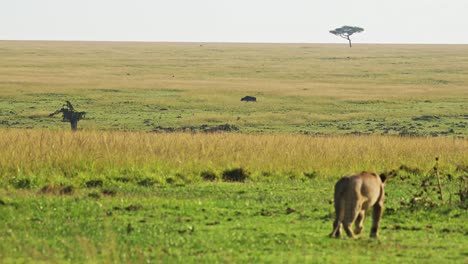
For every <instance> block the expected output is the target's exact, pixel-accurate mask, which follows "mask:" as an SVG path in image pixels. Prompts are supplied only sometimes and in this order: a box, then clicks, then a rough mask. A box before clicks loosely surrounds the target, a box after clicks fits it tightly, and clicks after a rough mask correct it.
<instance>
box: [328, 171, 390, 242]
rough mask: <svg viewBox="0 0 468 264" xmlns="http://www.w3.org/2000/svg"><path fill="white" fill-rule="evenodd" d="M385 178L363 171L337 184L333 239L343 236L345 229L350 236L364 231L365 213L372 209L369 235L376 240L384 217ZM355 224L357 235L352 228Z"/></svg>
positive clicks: (331, 235)
mask: <svg viewBox="0 0 468 264" xmlns="http://www.w3.org/2000/svg"><path fill="white" fill-rule="evenodd" d="M386 178H387V177H386V176H385V175H383V174H382V175H380V176H378V175H377V174H375V173H371V172H362V173H360V174H354V175H351V176H346V177H343V178H341V179H340V180H339V181H338V182H337V183H336V184H335V196H334V203H335V214H336V216H335V221H334V222H333V232H332V233H331V234H330V237H340V229H341V226H342V225H343V228H344V230H345V232H346V234H347V235H348V237H351V238H352V237H354V235H355V234H359V233H361V231H362V228H363V223H364V218H365V215H366V210H368V209H369V208H371V207H372V228H371V234H370V236H371V237H373V238H377V236H378V229H379V223H380V219H381V218H382V213H383V206H384V199H385V192H384V183H385V180H386ZM353 223H355V229H354V232H353V231H352V230H351V225H352V224H353Z"/></svg>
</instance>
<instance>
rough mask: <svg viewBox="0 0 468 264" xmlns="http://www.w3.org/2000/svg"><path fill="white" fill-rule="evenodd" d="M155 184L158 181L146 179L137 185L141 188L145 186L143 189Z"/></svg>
mask: <svg viewBox="0 0 468 264" xmlns="http://www.w3.org/2000/svg"><path fill="white" fill-rule="evenodd" d="M155 183H156V181H155V180H154V179H150V178H145V179H143V180H141V181H139V182H138V183H137V184H138V185H140V186H143V187H151V186H153V185H154V184H155Z"/></svg>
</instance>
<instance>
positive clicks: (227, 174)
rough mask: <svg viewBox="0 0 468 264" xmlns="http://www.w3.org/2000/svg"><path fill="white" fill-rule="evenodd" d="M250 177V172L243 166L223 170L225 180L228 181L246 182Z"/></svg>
mask: <svg viewBox="0 0 468 264" xmlns="http://www.w3.org/2000/svg"><path fill="white" fill-rule="evenodd" d="M248 177H249V174H248V172H247V171H245V170H244V169H242V168H236V169H232V170H226V171H224V172H223V181H226V182H244V181H245V180H246V179H247V178H248Z"/></svg>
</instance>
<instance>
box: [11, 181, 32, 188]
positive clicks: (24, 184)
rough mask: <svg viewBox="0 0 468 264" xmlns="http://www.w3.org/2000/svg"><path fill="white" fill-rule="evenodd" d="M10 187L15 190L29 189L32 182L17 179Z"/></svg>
mask: <svg viewBox="0 0 468 264" xmlns="http://www.w3.org/2000/svg"><path fill="white" fill-rule="evenodd" d="M12 185H13V186H14V187H15V188H16V189H31V187H32V181H31V179H17V180H15V181H13V182H12Z"/></svg>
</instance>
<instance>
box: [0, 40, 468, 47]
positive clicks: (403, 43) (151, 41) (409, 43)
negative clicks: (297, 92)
mask: <svg viewBox="0 0 468 264" xmlns="http://www.w3.org/2000/svg"><path fill="white" fill-rule="evenodd" d="M7 41H11V42H111V43H182V44H183V43H187V44H189V43H214V44H303V45H308V44H311V45H314V44H315V45H348V43H347V42H276V41H189V40H187V41H185V40H184V41H172V40H80V39H73V40H72V39H0V42H7ZM354 45H468V43H427V42H426V43H423V42H353V46H354Z"/></svg>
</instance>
